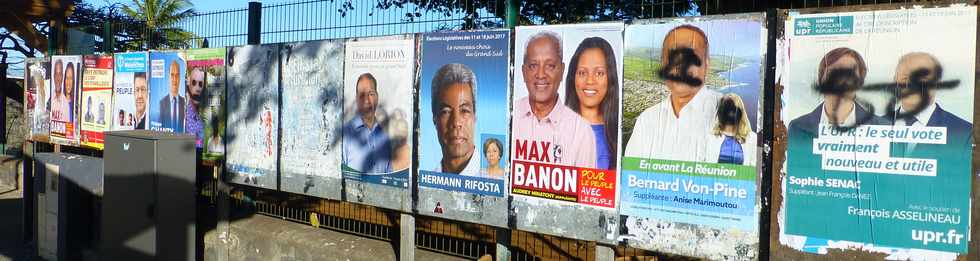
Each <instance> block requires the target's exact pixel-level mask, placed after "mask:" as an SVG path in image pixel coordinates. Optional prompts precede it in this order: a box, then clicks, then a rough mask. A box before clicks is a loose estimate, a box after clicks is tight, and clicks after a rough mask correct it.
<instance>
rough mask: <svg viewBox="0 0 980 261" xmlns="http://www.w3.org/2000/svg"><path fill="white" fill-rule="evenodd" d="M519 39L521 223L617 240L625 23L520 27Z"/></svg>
mask: <svg viewBox="0 0 980 261" xmlns="http://www.w3.org/2000/svg"><path fill="white" fill-rule="evenodd" d="M514 42H515V45H516V47H515V48H514V49H515V53H514V57H515V58H514V63H515V64H514V72H513V75H514V82H513V83H514V86H513V92H514V98H513V104H512V106H513V111H512V112H511V131H512V132H511V149H510V158H511V166H510V168H511V173H510V193H511V194H512V195H513V196H514V197H513V198H514V199H513V203H512V209H513V211H514V212H515V213H516V214H517V222H516V225H517V228H518V229H521V230H526V231H532V232H537V233H545V234H551V235H557V236H563V237H570V238H575V239H581V240H592V241H601V242H614V241H615V239H616V235H617V234H618V232H619V213H618V212H617V211H616V208H617V207H618V206H617V201H618V200H617V198H616V197H617V184H616V177H617V173H618V172H617V166H618V165H619V164H618V162H619V160H618V155H619V153H618V151H619V144H620V142H619V138H620V128H619V122H620V121H619V119H620V118H619V114H620V112H621V108H620V104H621V99H620V97H622V95H620V93H621V92H622V88H621V87H622V82H623V81H622V77H621V75H623V50H622V47H623V24H622V23H600V24H578V25H558V26H532V27H518V28H517V34H516V39H515V41H514Z"/></svg>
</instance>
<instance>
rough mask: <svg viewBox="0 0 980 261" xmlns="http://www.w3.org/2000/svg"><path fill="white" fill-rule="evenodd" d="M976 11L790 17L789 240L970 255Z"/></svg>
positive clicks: (785, 55) (811, 245)
mask: <svg viewBox="0 0 980 261" xmlns="http://www.w3.org/2000/svg"><path fill="white" fill-rule="evenodd" d="M976 16H977V9H976V7H975V6H950V7H931V8H921V9H900V10H878V11H864V12H846V13H826V14H796V15H792V16H788V17H787V18H786V20H785V25H786V26H785V28H786V29H785V30H786V31H785V33H784V34H785V37H786V38H787V40H788V41H786V45H785V46H783V47H782V48H781V50H780V51H781V53H780V56H781V59H785V61H784V66H783V67H782V68H779V69H778V70H777V73H778V75H777V78H778V80H779V81H780V82H782V83H783V84H784V85H785V87H784V89H785V91H784V93H783V97H782V99H783V101H784V104H785V107H784V108H783V109H782V114H781V115H782V117H783V121H784V122H788V130H787V131H788V137H787V139H788V147H787V162H786V175H785V178H784V179H783V186H784V188H785V189H784V190H783V193H784V201H783V202H782V208H783V211H782V213H784V215H785V222H784V223H781V224H780V226H781V228H782V229H781V231H784V234H783V235H780V242H781V243H782V244H784V245H788V246H790V247H792V248H794V249H797V250H801V251H805V252H814V253H824V252H826V251H828V249H831V248H841V246H845V245H846V246H852V247H862V248H867V247H868V246H872V245H873V246H874V247H875V249H876V250H875V251H874V252H883V253H886V254H889V255H900V256H908V255H910V253H923V252H924V251H927V252H929V253H930V254H929V255H928V257H916V258H920V259H930V260H953V259H955V258H956V257H957V255H961V254H965V253H967V250H968V245H969V243H968V239H967V237H966V235H967V234H969V231H970V222H969V219H970V209H971V203H970V202H971V185H970V183H971V180H972V179H973V176H972V175H971V174H970V173H971V164H970V162H971V159H972V151H973V137H972V136H973V135H972V133H973V120H974V119H973V115H974V103H973V99H968V98H964V97H973V95H974V91H975V90H974V86H975V69H976V68H975V67H976V64H975V63H976V41H975V39H976ZM937 42H940V43H942V44H937ZM788 50H792V52H788ZM829 220H833V222H834V223H836V224H838V225H835V226H825V225H821V224H822V223H826V222H829ZM935 231H942V232H941V233H943V235H944V236H942V237H937V236H936V234H935V233H937V232H935ZM794 242H807V243H806V245H800V244H798V243H794Z"/></svg>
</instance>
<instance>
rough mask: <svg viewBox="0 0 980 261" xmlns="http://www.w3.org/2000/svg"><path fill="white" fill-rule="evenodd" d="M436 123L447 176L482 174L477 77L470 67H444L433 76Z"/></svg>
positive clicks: (443, 169)
mask: <svg viewBox="0 0 980 261" xmlns="http://www.w3.org/2000/svg"><path fill="white" fill-rule="evenodd" d="M431 88H432V92H431V94H432V97H431V101H432V108H431V109H432V121H433V122H432V123H433V124H435V127H436V134H437V136H438V138H439V146H440V147H441V148H442V160H440V165H439V169H437V170H436V171H438V172H443V173H453V174H460V175H463V176H479V175H480V157H479V156H477V157H474V155H476V154H475V153H473V152H474V151H475V149H476V145H475V144H474V143H473V136H474V132H475V128H476V99H475V98H476V75H474V74H473V71H472V70H470V68H468V67H466V65H463V64H458V63H451V64H447V65H443V66H442V67H441V68H439V70H438V71H436V74H435V75H434V76H433V77H432V85H431Z"/></svg>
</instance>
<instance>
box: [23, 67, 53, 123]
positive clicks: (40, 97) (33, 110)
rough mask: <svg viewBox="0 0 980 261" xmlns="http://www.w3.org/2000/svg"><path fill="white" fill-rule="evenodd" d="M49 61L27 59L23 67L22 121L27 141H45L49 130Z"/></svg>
mask: <svg viewBox="0 0 980 261" xmlns="http://www.w3.org/2000/svg"><path fill="white" fill-rule="evenodd" d="M50 81H51V59H50V58H48V57H43V58H27V59H26V64H25V65H24V83H25V84H26V86H27V87H26V88H24V119H25V121H27V122H29V124H28V125H29V126H30V132H29V133H28V134H27V135H28V137H27V139H28V140H33V141H47V140H48V132H49V131H50V130H51V96H52V95H51V82H50Z"/></svg>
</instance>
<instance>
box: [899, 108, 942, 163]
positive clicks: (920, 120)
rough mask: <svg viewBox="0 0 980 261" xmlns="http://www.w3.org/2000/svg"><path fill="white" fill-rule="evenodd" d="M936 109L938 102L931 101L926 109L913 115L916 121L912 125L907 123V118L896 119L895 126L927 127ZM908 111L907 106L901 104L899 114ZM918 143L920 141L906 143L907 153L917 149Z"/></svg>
mask: <svg viewBox="0 0 980 261" xmlns="http://www.w3.org/2000/svg"><path fill="white" fill-rule="evenodd" d="M934 111H936V103H935V102H932V103H929V106H926V108H925V109H922V111H920V112H919V113H916V114H915V115H912V118H915V122H913V123H912V125H907V122H906V121H905V119H895V126H911V127H925V126H926V124H929V120H930V119H932V113H933V112H934ZM906 112H908V111H906V110H905V108H902V107H901V106H899V108H898V113H899V114H902V113H906ZM916 144H918V143H909V144H908V145H905V153H911V152H912V150H914V149H915V145H916Z"/></svg>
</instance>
